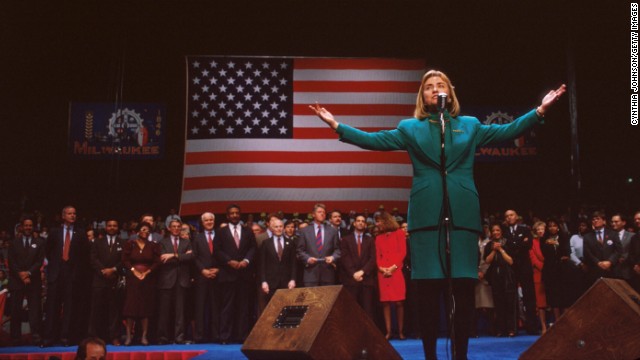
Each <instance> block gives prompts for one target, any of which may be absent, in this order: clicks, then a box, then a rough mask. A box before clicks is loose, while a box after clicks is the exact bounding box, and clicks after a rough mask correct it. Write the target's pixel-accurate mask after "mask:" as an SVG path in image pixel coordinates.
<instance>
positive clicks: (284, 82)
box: [280, 78, 288, 86]
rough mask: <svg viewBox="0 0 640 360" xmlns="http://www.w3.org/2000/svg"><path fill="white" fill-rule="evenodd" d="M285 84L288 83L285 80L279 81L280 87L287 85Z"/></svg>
mask: <svg viewBox="0 0 640 360" xmlns="http://www.w3.org/2000/svg"><path fill="white" fill-rule="evenodd" d="M287 82H288V81H287V79H285V78H282V79H280V85H282V86H285V85H287Z"/></svg>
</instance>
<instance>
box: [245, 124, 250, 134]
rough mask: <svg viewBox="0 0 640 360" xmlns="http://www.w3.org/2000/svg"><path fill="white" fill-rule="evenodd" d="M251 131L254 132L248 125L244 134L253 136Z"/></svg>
mask: <svg viewBox="0 0 640 360" xmlns="http://www.w3.org/2000/svg"><path fill="white" fill-rule="evenodd" d="M251 130H252V129H251V126H249V125H246V126H245V127H244V133H245V134H251Z"/></svg>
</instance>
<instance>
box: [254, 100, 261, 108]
mask: <svg viewBox="0 0 640 360" xmlns="http://www.w3.org/2000/svg"><path fill="white" fill-rule="evenodd" d="M260 105H262V104H260V103H259V102H257V101H256V102H254V103H253V108H254V109H256V110H259V109H260Z"/></svg>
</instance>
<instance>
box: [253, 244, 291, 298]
mask: <svg viewBox="0 0 640 360" xmlns="http://www.w3.org/2000/svg"><path fill="white" fill-rule="evenodd" d="M282 238H283V240H284V248H283V249H282V258H281V259H279V258H278V251H277V248H276V246H275V244H274V243H273V237H271V238H269V239H268V240H266V241H265V242H263V243H262V247H260V250H259V254H260V262H259V263H260V269H259V271H258V274H259V277H260V282H261V283H262V282H266V283H267V284H268V285H269V291H270V292H271V293H273V292H274V291H275V290H276V289H286V288H287V285H288V284H289V281H291V280H295V279H296V244H295V243H294V242H293V241H291V240H289V239H288V238H287V237H285V236H284V235H283V236H282Z"/></svg>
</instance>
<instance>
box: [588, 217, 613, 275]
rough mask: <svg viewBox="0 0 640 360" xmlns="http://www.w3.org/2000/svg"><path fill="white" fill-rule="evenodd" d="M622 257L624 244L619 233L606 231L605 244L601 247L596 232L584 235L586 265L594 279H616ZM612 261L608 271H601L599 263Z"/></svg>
mask: <svg viewBox="0 0 640 360" xmlns="http://www.w3.org/2000/svg"><path fill="white" fill-rule="evenodd" d="M621 255H622V244H621V243H620V239H619V238H618V233H617V232H615V231H613V230H611V229H607V228H605V229H604V239H603V244H602V245H600V242H598V239H597V238H596V233H595V232H590V233H588V234H585V235H584V263H585V264H586V265H587V266H588V267H589V274H590V275H591V276H592V277H594V278H598V277H614V276H615V274H616V266H617V265H618V259H619V258H620V256H621ZM600 261H610V262H611V268H610V269H609V270H608V271H605V270H602V269H600V267H598V262H600Z"/></svg>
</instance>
